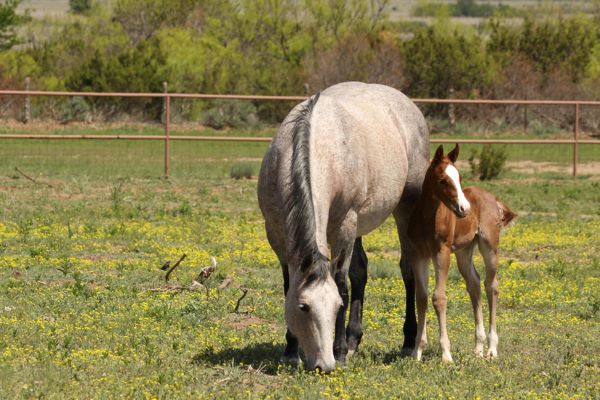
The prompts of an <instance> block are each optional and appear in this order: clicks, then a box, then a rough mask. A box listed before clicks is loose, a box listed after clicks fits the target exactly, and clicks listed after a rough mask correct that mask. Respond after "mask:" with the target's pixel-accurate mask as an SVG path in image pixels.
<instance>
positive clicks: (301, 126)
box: [285, 92, 329, 281]
mask: <svg viewBox="0 0 600 400" xmlns="http://www.w3.org/2000/svg"><path fill="white" fill-rule="evenodd" d="M319 96H320V92H319V93H317V94H316V95H315V96H313V97H311V98H310V100H309V101H308V102H307V103H306V104H304V105H303V106H302V107H301V108H300V110H299V111H298V115H297V116H296V117H295V118H294V119H293V120H291V121H290V123H291V124H294V126H293V128H292V161H291V170H290V189H289V192H288V196H287V198H286V201H285V206H286V211H287V218H286V228H287V231H288V234H289V235H290V237H291V239H292V246H293V247H294V248H293V249H292V250H293V251H292V254H293V255H294V256H297V257H299V260H300V268H301V270H302V272H304V273H305V275H306V276H307V279H308V280H311V281H312V280H323V279H325V278H326V277H327V273H328V271H329V268H328V260H327V257H326V256H324V255H323V254H321V252H320V251H319V247H318V246H317V241H316V218H315V209H314V204H313V201H312V188H311V179H310V119H311V116H312V111H313V109H314V107H315V104H317V101H318V100H319Z"/></svg>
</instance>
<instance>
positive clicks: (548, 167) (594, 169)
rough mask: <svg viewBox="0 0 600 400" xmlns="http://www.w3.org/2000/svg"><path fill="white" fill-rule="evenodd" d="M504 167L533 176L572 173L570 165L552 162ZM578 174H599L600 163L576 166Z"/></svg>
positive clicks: (514, 164) (514, 163)
mask: <svg viewBox="0 0 600 400" xmlns="http://www.w3.org/2000/svg"><path fill="white" fill-rule="evenodd" d="M506 166H507V167H508V168H509V169H511V170H512V171H515V172H522V173H530V174H534V173H537V172H556V173H563V174H571V173H572V172H573V165H572V164H558V163H552V162H540V161H509V162H507V163H506ZM577 173H578V174H598V173H600V161H590V162H586V163H579V164H577Z"/></svg>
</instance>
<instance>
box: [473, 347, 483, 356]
mask: <svg viewBox="0 0 600 400" xmlns="http://www.w3.org/2000/svg"><path fill="white" fill-rule="evenodd" d="M475 357H477V358H483V348H481V349H480V348H476V349H475Z"/></svg>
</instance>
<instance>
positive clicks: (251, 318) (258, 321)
mask: <svg viewBox="0 0 600 400" xmlns="http://www.w3.org/2000/svg"><path fill="white" fill-rule="evenodd" d="M224 322H225V324H227V325H228V326H230V327H231V328H233V329H247V328H250V327H252V326H264V325H266V326H269V327H271V328H273V329H277V328H278V327H277V325H276V324H275V323H273V322H272V321H268V320H266V319H264V318H260V317H257V316H256V315H252V314H228V315H227V316H226V317H225V321H224Z"/></svg>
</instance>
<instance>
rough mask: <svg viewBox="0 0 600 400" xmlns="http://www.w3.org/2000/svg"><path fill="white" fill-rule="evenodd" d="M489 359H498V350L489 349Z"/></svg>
mask: <svg viewBox="0 0 600 400" xmlns="http://www.w3.org/2000/svg"><path fill="white" fill-rule="evenodd" d="M487 357H488V358H489V359H492V360H493V359H495V358H498V350H496V349H489V350H488V352H487Z"/></svg>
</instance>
